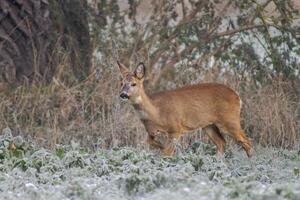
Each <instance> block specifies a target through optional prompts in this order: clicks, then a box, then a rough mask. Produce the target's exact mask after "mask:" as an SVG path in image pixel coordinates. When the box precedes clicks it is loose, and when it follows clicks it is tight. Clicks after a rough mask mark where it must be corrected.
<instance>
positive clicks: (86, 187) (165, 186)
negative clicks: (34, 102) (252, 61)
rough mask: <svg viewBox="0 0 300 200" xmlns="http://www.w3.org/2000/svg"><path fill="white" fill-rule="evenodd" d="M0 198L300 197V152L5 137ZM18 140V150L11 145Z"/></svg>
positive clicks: (0, 161) (0, 144)
mask: <svg viewBox="0 0 300 200" xmlns="http://www.w3.org/2000/svg"><path fill="white" fill-rule="evenodd" d="M0 137H1V138H0V199H103V200H104V199H107V200H117V199H145V200H146V199H153V200H157V199H158V200H159V199H162V200H163V199H178V200H181V199H209V200H210V199H270V200H271V199H272V200H276V199H295V200H296V199H300V175H299V169H300V155H299V154H300V151H299V150H294V151H288V150H281V149H272V148H259V147H256V154H255V156H254V157H253V158H252V159H251V160H249V159H248V158H247V157H246V155H245V153H244V152H243V151H242V150H241V149H239V148H238V147H237V146H233V147H231V148H230V149H228V147H227V151H226V156H225V158H223V159H221V160H219V161H216V159H215V157H214V156H213V154H214V148H213V147H212V146H211V145H206V144H202V143H195V144H194V145H193V146H191V147H190V148H189V149H186V150H184V151H182V152H179V153H178V154H177V155H176V156H174V157H171V158H164V157H161V156H159V155H155V154H154V153H151V152H149V151H145V150H139V149H130V148H120V149H113V150H97V151H96V152H89V151H88V150H86V149H83V148H80V147H79V146H78V145H76V144H74V145H71V146H60V147H59V146H58V147H57V148H56V150H53V151H49V150H45V149H41V148H36V147H35V146H34V145H31V144H29V143H26V142H24V141H23V140H22V139H21V138H19V137H17V138H12V137H8V136H0ZM12 141H13V142H14V143H15V144H16V146H14V145H10V144H11V142H12Z"/></svg>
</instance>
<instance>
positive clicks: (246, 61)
mask: <svg viewBox="0 0 300 200" xmlns="http://www.w3.org/2000/svg"><path fill="white" fill-rule="evenodd" d="M70 2H71V1H60V0H49V1H45V0H38V1H36V0H35V1H31V0H30V1H10V0H4V1H1V3H0V22H1V25H0V33H1V35H0V52H1V54H0V69H1V71H0V91H1V93H0V99H1V100H0V110H1V113H0V128H2V129H4V128H5V127H10V129H11V130H12V133H13V135H22V136H25V137H28V138H34V139H35V140H37V141H39V142H40V143H41V144H44V145H45V146H48V147H54V146H55V145H56V144H57V143H69V142H70V141H71V140H72V139H73V140H74V139H75V140H78V141H80V142H81V143H82V144H84V145H88V146H92V147H98V146H100V147H105V148H111V147H116V146H124V145H127V146H143V147H144V146H145V144H144V143H143V141H144V139H145V136H146V132H145V130H144V128H143V127H142V125H141V123H140V122H139V119H138V117H137V116H135V114H134V113H133V109H132V108H131V106H130V105H128V104H124V103H121V102H120V101H119V95H118V87H119V85H118V83H119V73H118V69H117V67H116V64H115V63H116V60H117V59H119V60H121V61H122V62H123V63H124V64H126V65H127V66H129V67H132V68H133V67H135V64H136V63H138V62H140V61H143V62H145V64H146V66H147V80H146V83H145V84H146V88H147V90H148V91H151V92H152V91H158V90H163V89H170V88H175V87H179V86H182V85H186V84H194V83H199V82H211V81H214V82H221V83H225V84H227V85H229V86H231V87H232V88H234V89H236V90H237V91H238V92H239V93H240V94H241V97H242V100H243V108H242V123H243V128H244V129H245V131H246V133H247V135H249V136H250V137H251V138H253V139H254V142H255V143H256V144H262V145H265V146H278V147H290V148H291V147H298V144H299V138H300V120H299V119H300V95H299V92H300V87H299V86H300V78H299V73H300V71H299V68H300V67H299V66H300V64H299V63H300V58H299V57H300V45H299V44H300V35H299V32H300V27H299V24H300V23H299V2H298V1H296V0H295V1H292V0H285V1H281V0H260V1H255V0H243V1H240V0H238V1H235V0H228V1H218V0H203V1H193V0H171V1H156V0H153V1H130V0H129V1H115V0H110V1H109V0H89V1H84V0H81V1H79V0H78V1H77V0H76V1H72V3H70ZM195 139H202V140H206V138H205V136H203V135H202V134H201V131H197V132H195V133H192V134H189V135H187V136H185V137H183V138H182V141H181V142H182V145H183V146H187V145H189V144H191V143H193V141H195Z"/></svg>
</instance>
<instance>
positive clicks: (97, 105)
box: [0, 61, 300, 148]
mask: <svg viewBox="0 0 300 200" xmlns="http://www.w3.org/2000/svg"><path fill="white" fill-rule="evenodd" d="M111 63H112V62H111V61H107V62H106V63H104V64H103V63H102V66H101V69H103V70H102V71H100V72H99V71H98V69H95V68H94V69H95V70H94V71H95V73H91V75H90V76H89V77H87V79H86V80H85V81H83V82H81V83H76V82H75V81H74V80H73V79H72V77H70V75H69V74H71V73H70V71H69V69H68V68H67V67H66V66H69V65H68V64H67V62H66V63H65V64H62V65H61V66H60V67H58V69H60V70H59V71H58V72H57V73H56V75H55V77H54V78H53V81H52V82H51V83H49V84H46V85H42V84H40V85H31V86H29V85H23V86H19V87H17V88H15V89H11V90H9V91H7V92H5V93H0V99H1V100H0V109H1V115H0V128H2V129H3V128H5V127H10V128H11V129H12V130H13V133H14V134H20V135H23V136H25V137H30V138H35V139H36V140H38V141H39V143H40V144H43V145H45V146H48V147H53V146H54V145H55V144H57V143H69V142H70V141H71V140H72V139H76V140H78V141H80V142H81V143H82V144H83V145H88V146H101V147H105V148H111V147H115V146H124V145H127V146H139V145H141V146H145V145H144V141H145V137H146V132H145V130H144V128H143V126H142V124H141V123H140V121H139V119H138V117H137V116H136V115H135V113H134V111H133V109H132V107H131V106H130V105H129V104H128V103H123V102H121V101H120V99H119V95H118V83H119V74H118V71H117V68H114V67H113V66H112V64H111ZM95 66H96V65H95ZM62 80H63V81H62ZM228 81H229V85H230V83H233V82H230V80H228ZM231 81H232V80H231ZM227 84H228V83H227ZM233 84H235V85H236V86H237V85H238V84H236V83H233ZM283 86H284V87H283ZM236 89H238V88H236ZM290 91H291V89H290V87H289V85H287V84H286V83H280V82H275V81H274V83H273V84H272V85H269V86H266V87H263V88H261V89H259V90H253V89H251V87H248V88H246V89H244V90H243V92H241V94H242V99H243V110H242V123H243V127H244V129H245V130H246V132H247V134H248V135H249V136H250V137H252V138H253V139H254V141H255V142H256V143H259V144H262V145H272V146H281V147H293V146H294V145H295V144H297V143H298V142H299V138H300V134H299V133H300V123H299V109H300V103H299V97H298V101H297V98H296V96H293V95H292V93H291V92H290ZM200 138H202V139H203V135H202V134H199V131H196V132H195V133H193V134H188V135H187V136H185V137H184V138H183V139H182V142H183V144H184V145H185V146H186V145H189V144H191V143H193V141H195V140H198V139H200ZM204 138H205V137H204Z"/></svg>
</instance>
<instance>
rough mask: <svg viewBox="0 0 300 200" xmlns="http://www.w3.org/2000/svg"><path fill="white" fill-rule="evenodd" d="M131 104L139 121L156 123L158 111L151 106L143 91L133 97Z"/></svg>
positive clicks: (150, 101) (151, 103)
mask: <svg viewBox="0 0 300 200" xmlns="http://www.w3.org/2000/svg"><path fill="white" fill-rule="evenodd" d="M132 103H133V107H134V108H135V110H136V111H137V113H138V115H139V117H140V119H141V120H151V121H156V119H158V118H157V117H158V109H157V108H156V107H155V106H154V105H153V102H152V100H151V99H150V98H149V96H148V95H147V94H146V93H145V91H142V92H141V94H140V95H139V96H137V97H135V99H134V100H133V102H132Z"/></svg>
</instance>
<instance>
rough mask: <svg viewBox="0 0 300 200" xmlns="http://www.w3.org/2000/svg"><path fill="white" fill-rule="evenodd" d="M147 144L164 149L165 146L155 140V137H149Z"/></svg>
mask: <svg viewBox="0 0 300 200" xmlns="http://www.w3.org/2000/svg"><path fill="white" fill-rule="evenodd" d="M147 143H148V144H149V145H150V146H151V147H154V148H158V149H163V148H164V146H163V145H162V144H161V143H160V142H158V141H156V140H155V137H154V136H153V135H148V139H147Z"/></svg>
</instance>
